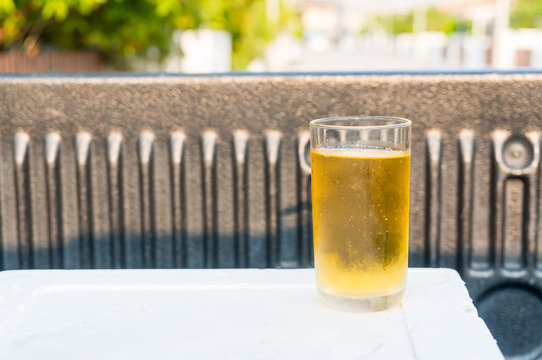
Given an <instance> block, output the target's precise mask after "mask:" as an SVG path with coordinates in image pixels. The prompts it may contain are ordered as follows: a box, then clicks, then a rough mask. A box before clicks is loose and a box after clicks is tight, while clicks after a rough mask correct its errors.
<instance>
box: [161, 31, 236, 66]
mask: <svg viewBox="0 0 542 360" xmlns="http://www.w3.org/2000/svg"><path fill="white" fill-rule="evenodd" d="M172 45H173V49H172V52H171V55H170V56H169V57H168V59H167V60H166V62H165V64H164V70H165V71H166V72H184V73H192V74H194V73H217V72H218V73H220V72H229V71H231V56H232V40H231V35H230V33H229V32H227V31H224V30H209V29H199V30H186V31H182V32H181V31H177V32H176V33H175V34H174V36H173V44H172Z"/></svg>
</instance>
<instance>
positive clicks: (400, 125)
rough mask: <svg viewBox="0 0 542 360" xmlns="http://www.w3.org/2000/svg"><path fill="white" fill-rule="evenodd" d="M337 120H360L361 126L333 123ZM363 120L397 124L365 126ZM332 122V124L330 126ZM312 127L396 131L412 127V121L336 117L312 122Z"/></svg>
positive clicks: (386, 117) (389, 117)
mask: <svg viewBox="0 0 542 360" xmlns="http://www.w3.org/2000/svg"><path fill="white" fill-rule="evenodd" d="M335 120H360V124H359V125H337V124H334V123H333V122H334V121H335ZM363 120H382V121H384V120H394V121H397V122H396V123H395V124H382V125H375V124H372V125H363ZM328 122H330V123H331V124H328ZM309 124H310V126H311V127H317V128H322V129H336V130H370V129H394V128H404V127H409V126H411V125H412V121H410V120H409V119H406V118H401V117H396V116H370V115H369V116H335V117H328V118H321V119H315V120H312V121H311V122H310V123H309Z"/></svg>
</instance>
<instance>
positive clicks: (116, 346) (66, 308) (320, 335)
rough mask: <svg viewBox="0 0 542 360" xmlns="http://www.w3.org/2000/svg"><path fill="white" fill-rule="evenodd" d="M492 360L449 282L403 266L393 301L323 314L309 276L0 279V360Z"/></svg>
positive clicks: (71, 273) (116, 274) (433, 272)
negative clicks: (378, 307) (404, 282)
mask: <svg viewBox="0 0 542 360" xmlns="http://www.w3.org/2000/svg"><path fill="white" fill-rule="evenodd" d="M149 358H157V359H361V358H363V359H365V358H368V359H502V355H501V353H500V352H499V349H498V347H497V345H496V343H495V340H494V339H493V338H492V336H491V334H490V332H489V331H488V329H487V328H486V326H485V324H484V322H483V321H482V320H481V319H480V318H479V317H478V315H477V312H476V309H475V308H474V306H473V304H472V301H471V300H470V298H469V296H468V293H467V290H466V288H465V286H464V284H463V282H462V281H461V279H460V277H459V275H458V274H457V273H456V272H455V271H453V270H448V269H410V270H409V277H408V286H407V292H406V295H405V298H404V299H403V301H402V304H401V305H400V306H397V307H396V308H394V309H392V310H388V311H383V312H378V313H370V314H367V313H346V312H341V311H336V310H332V309H330V308H328V307H326V306H325V305H323V304H322V302H321V301H320V299H319V298H318V294H317V292H316V288H315V282H314V270H312V269H309V270H255V269H250V270H239V269H232V270H34V271H32V270H31V271H7V272H2V273H0V359H12V360H17V359H41V360H46V359H55V360H56V359H93V360H94V359H149Z"/></svg>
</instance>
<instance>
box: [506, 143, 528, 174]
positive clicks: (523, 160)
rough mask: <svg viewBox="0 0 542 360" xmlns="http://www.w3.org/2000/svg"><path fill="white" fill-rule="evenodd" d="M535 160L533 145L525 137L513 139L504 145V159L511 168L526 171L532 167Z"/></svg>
mask: <svg viewBox="0 0 542 360" xmlns="http://www.w3.org/2000/svg"><path fill="white" fill-rule="evenodd" d="M533 158H534V150H533V145H532V144H531V142H530V141H528V140H527V139H525V138H524V137H519V136H516V137H512V138H510V139H508V140H507V141H506V143H504V146H503V148H502V159H503V161H504V163H505V164H506V166H508V167H509V168H511V169H514V170H524V169H526V168H528V167H529V166H530V165H531V163H532V162H533Z"/></svg>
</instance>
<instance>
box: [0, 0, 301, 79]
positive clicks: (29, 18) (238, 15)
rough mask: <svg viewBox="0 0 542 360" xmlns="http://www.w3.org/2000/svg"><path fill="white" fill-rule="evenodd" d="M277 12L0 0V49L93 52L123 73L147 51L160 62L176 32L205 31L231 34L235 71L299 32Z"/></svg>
mask: <svg viewBox="0 0 542 360" xmlns="http://www.w3.org/2000/svg"><path fill="white" fill-rule="evenodd" d="M282 10H283V11H281V17H280V19H279V21H278V22H277V23H276V24H270V23H268V21H267V19H266V16H265V0H0V50H4V51H5V50H10V49H19V50H23V51H25V52H26V53H27V54H28V55H30V56H33V55H35V54H37V53H39V51H41V49H43V48H55V49H68V50H81V49H85V50H86V49H94V50H98V51H100V52H102V53H103V54H104V55H105V57H106V59H107V60H108V61H109V63H110V64H112V66H113V67H114V68H115V69H118V70H126V69H127V68H128V61H127V60H128V59H130V58H131V57H137V56H143V57H144V56H146V54H147V51H148V50H149V49H151V48H152V49H154V50H158V53H159V57H160V58H164V57H165V56H166V55H167V54H168V52H169V49H170V45H171V37H172V34H173V31H174V30H175V29H198V28H207V29H217V30H227V31H229V32H230V33H231V35H232V42H233V44H232V46H233V49H232V50H233V55H232V56H233V59H232V64H233V65H232V66H233V68H234V69H235V70H238V69H244V68H246V66H247V65H248V64H249V63H250V61H252V60H253V59H255V58H256V57H258V56H260V55H261V54H262V52H263V50H264V49H265V46H266V44H267V43H268V42H269V41H271V40H272V39H273V38H274V36H275V35H276V34H277V33H278V32H279V30H280V29H284V28H289V29H290V30H291V31H294V32H296V31H297V32H299V30H298V28H300V27H299V25H298V24H299V21H298V20H297V21H296V19H299V16H298V14H296V12H295V11H294V10H290V9H284V8H283V9H282ZM292 24H293V26H292ZM155 52H156V51H155Z"/></svg>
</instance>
